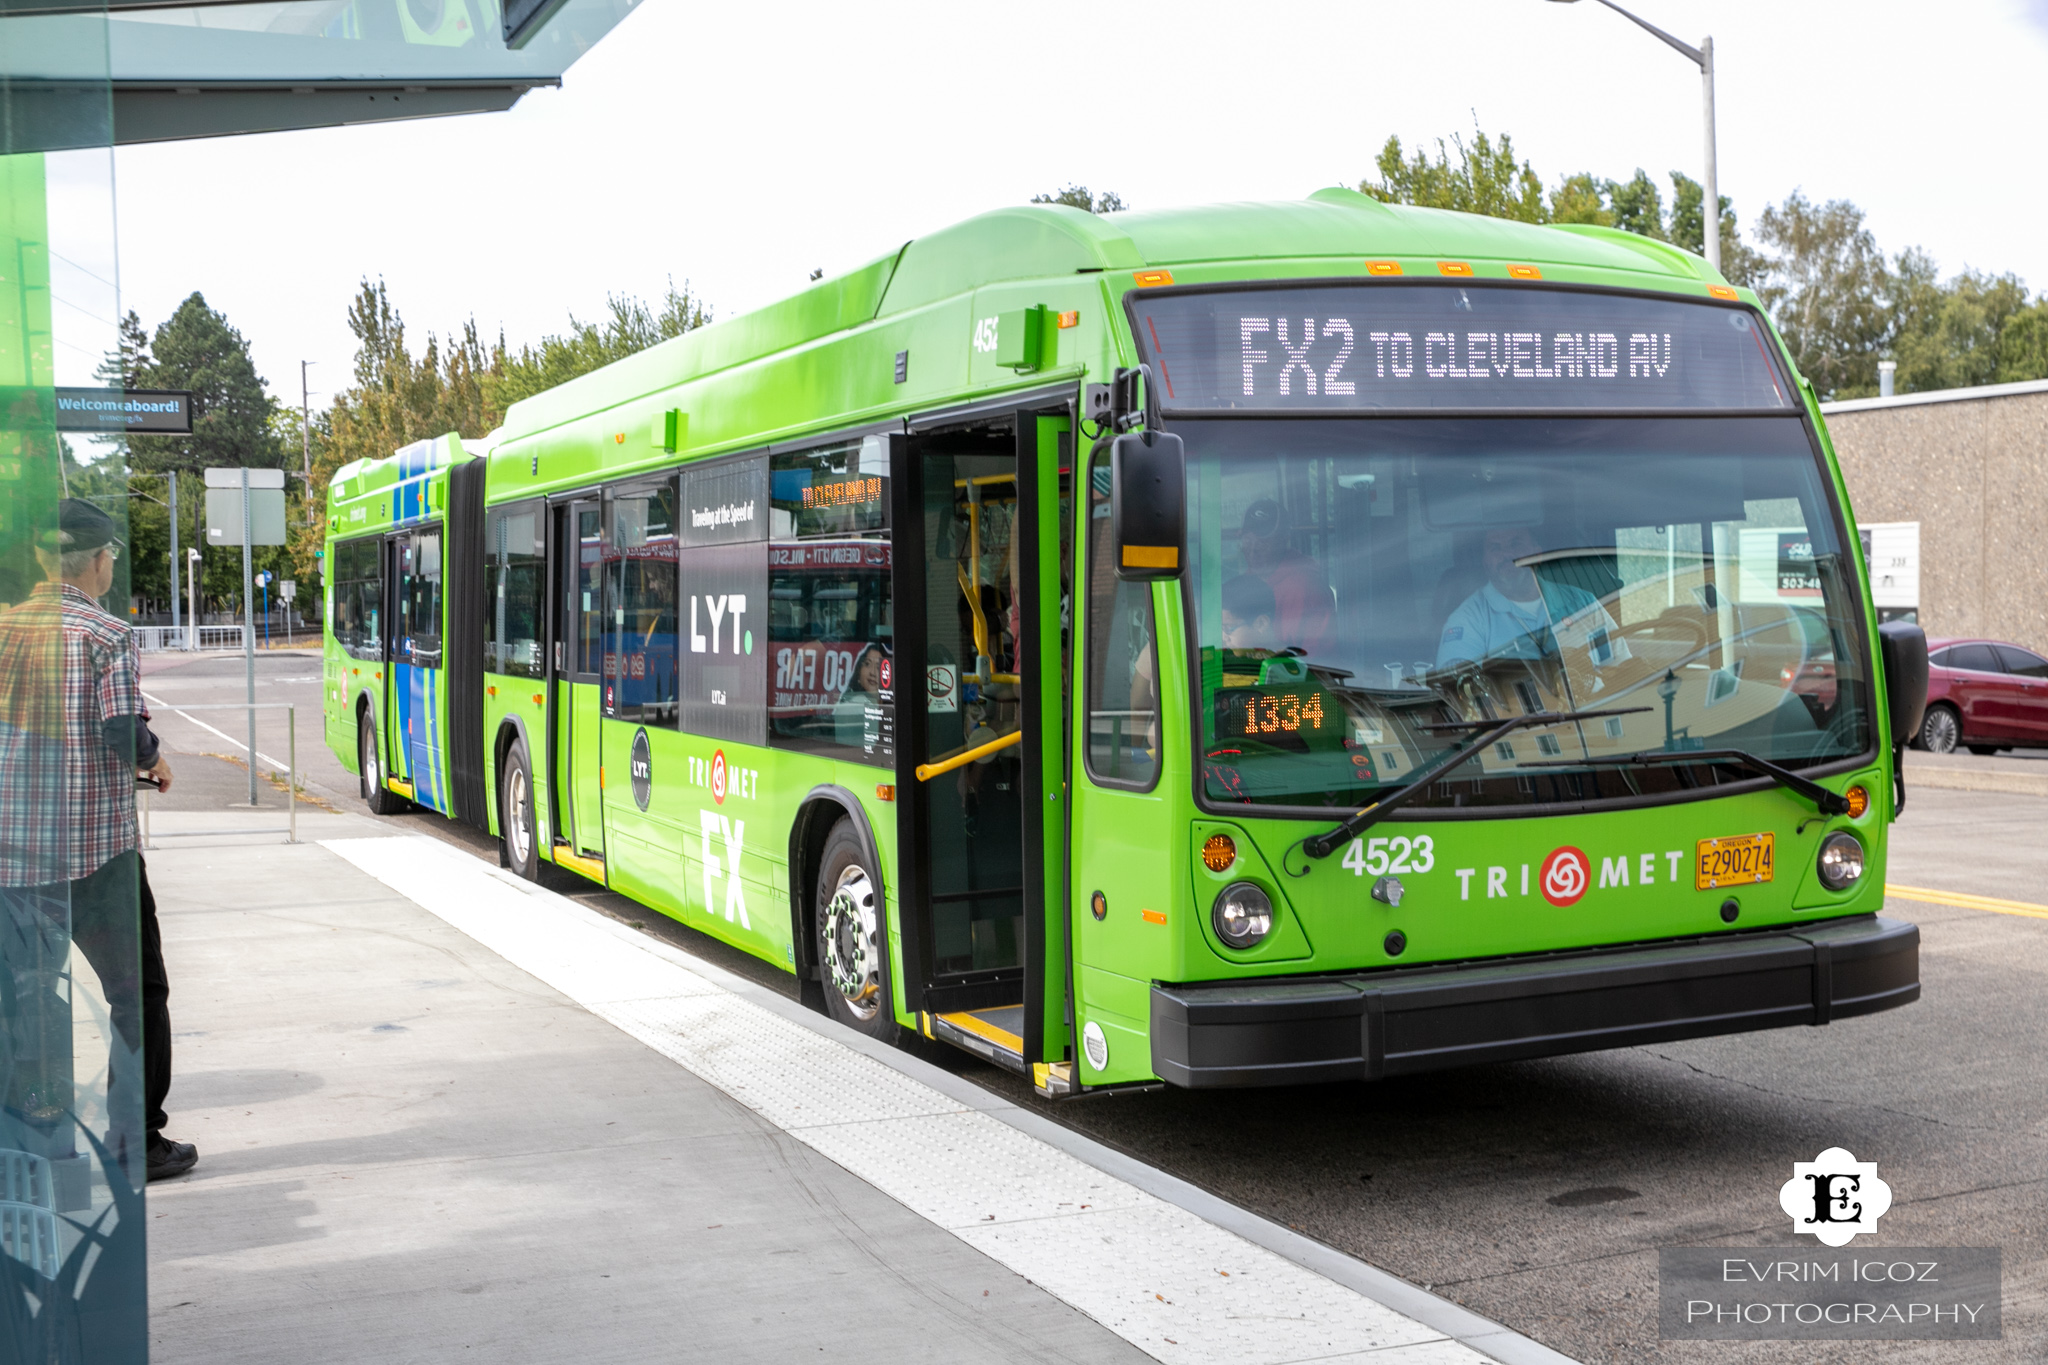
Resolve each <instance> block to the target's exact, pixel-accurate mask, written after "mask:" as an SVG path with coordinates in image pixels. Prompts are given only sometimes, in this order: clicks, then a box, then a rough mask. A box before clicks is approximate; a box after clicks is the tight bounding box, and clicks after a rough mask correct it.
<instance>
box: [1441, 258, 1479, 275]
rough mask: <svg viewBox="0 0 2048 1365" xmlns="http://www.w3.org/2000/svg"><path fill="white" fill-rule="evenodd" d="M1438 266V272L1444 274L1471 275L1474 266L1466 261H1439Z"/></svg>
mask: <svg viewBox="0 0 2048 1365" xmlns="http://www.w3.org/2000/svg"><path fill="white" fill-rule="evenodd" d="M1436 268H1437V271H1438V273H1440V274H1444V275H1470V274H1471V273H1472V267H1471V266H1470V265H1468V264H1466V263H1465V262H1464V261H1438V262H1437V263H1436Z"/></svg>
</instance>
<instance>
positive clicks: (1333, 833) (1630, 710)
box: [1297, 706, 1832, 875]
mask: <svg viewBox="0 0 2048 1365" xmlns="http://www.w3.org/2000/svg"><path fill="white" fill-rule="evenodd" d="M1650 709H1651V708H1650V707H1647V706H1624V707H1620V708H1618V709H1610V710H1605V711H1531V712H1528V713H1526V714H1524V715H1519V716H1509V717H1508V718H1507V719H1506V720H1498V721H1494V720H1461V721H1453V722H1451V723H1450V724H1448V725H1425V726H1423V727H1421V728H1423V729H1425V730H1480V731H1481V733H1480V734H1478V735H1475V736H1473V737H1472V738H1471V739H1469V740H1467V741H1465V743H1464V745H1463V746H1462V747H1460V748H1456V749H1453V750H1451V751H1450V752H1449V753H1447V754H1445V755H1444V756H1443V757H1442V758H1440V759H1438V760H1437V761H1436V762H1434V763H1432V764H1430V765H1429V766H1428V767H1426V768H1424V769H1423V770H1422V772H1421V773H1420V775H1418V776H1417V777H1416V778H1415V780H1414V781H1412V782H1410V783H1409V784H1408V785H1407V786H1405V787H1403V788H1401V790H1399V791H1397V792H1395V793H1394V794H1393V795H1392V796H1389V797H1387V798H1385V799H1384V800H1380V801H1375V802H1373V803H1372V804H1371V805H1370V806H1367V807H1366V808H1365V809H1363V810H1361V811H1359V812H1358V813H1357V814H1356V815H1353V816H1352V817H1351V818H1350V819H1348V820H1346V821H1345V822H1344V823H1343V824H1341V825H1339V826H1337V827H1336V828H1335V829H1333V830H1327V831H1325V832H1324V833H1321V834H1313V835H1310V836H1309V837H1308V838H1306V839H1304V840H1302V841H1301V850H1302V852H1304V853H1306V854H1308V856H1309V857H1311V858H1327V857H1329V856H1330V855H1331V854H1332V853H1335V852H1336V851H1337V848H1338V846H1339V845H1340V844H1342V843H1344V842H1345V841H1346V840H1349V839H1356V838H1357V837H1358V836H1359V834H1360V833H1361V832H1362V831H1364V830H1366V829H1369V828H1370V827H1372V826H1373V825H1375V824H1377V823H1379V821H1381V820H1382V819H1384V818H1385V817H1387V816H1388V815H1391V814H1393V812H1394V811H1395V810H1396V809H1397V808H1399V807H1401V806H1404V805H1406V804H1407V803H1408V801H1409V800H1410V799H1411V798H1413V797H1414V796H1416V795H1418V794H1419V793H1421V792H1422V791H1423V790H1425V789H1426V788H1427V787H1428V786H1429V784H1430V783H1432V782H1434V781H1436V780H1437V778H1439V777H1441V776H1443V775H1444V774H1445V773H1447V772H1449V771H1450V770H1451V769H1452V768H1455V767H1457V766H1458V765H1459V764H1460V763H1463V762H1464V761H1465V760H1466V759H1468V758H1470V757H1472V755H1474V754H1476V753H1478V752H1479V751H1480V750H1481V749H1484V748H1485V747H1486V746H1487V745H1489V744H1494V743H1498V742H1499V741H1500V740H1502V739H1504V738H1506V737H1507V736H1508V735H1511V734H1513V733H1514V732H1515V731H1517V730H1525V729H1527V728H1528V727H1530V726H1532V725H1561V724H1563V723H1565V722H1567V721H1574V720H1598V719H1600V718H1601V717H1602V716H1632V715H1635V714H1636V713H1637V712H1640V711H1648V710H1650ZM1522 766H1525V767H1533V766H1535V765H1533V764H1524V765H1522ZM1790 775H1791V774H1789V773H1788V774H1787V776H1790ZM1799 780H1802V781H1803V780H1804V779H1799ZM1830 794H1832V793H1830ZM1297 875H1299V874H1297Z"/></svg>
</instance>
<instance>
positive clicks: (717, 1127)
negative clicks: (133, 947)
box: [149, 807, 1564, 1365]
mask: <svg viewBox="0 0 2048 1365" xmlns="http://www.w3.org/2000/svg"><path fill="white" fill-rule="evenodd" d="M273 819H274V817H273V816H272V815H271V814H270V813H268V812H250V811H248V810H247V808H246V807H244V808H243V810H242V811H240V812H223V811H221V810H220V809H219V808H218V807H214V808H213V809H208V810H188V811H159V812H158V814H157V815H156V817H155V821H156V832H157V833H158V834H159V835H160V836H161V835H166V834H169V833H172V832H175V831H176V830H178V829H179V828H181V827H184V828H201V827H204V828H209V829H216V828H221V827H223V826H229V827H232V825H233V824H234V822H236V821H242V822H246V823H250V824H257V823H270V822H272V820H273ZM300 837H301V839H303V840H307V841H309V842H306V843H301V844H299V845H296V846H287V845H284V844H282V843H281V842H279V841H278V839H277V837H276V836H249V837H218V836H216V837H209V838H201V839H188V840H165V841H164V845H163V846H162V847H161V848H160V849H159V850H157V851H155V852H152V853H151V854H150V855H149V865H150V872H151V878H152V881H153V883H154V885H155V887H156V891H157V895H158V899H159V901H160V903H161V906H162V912H163V925H164V933H165V939H166V952H167V955H168V958H169V961H170V965H171V974H172V1011H173V1017H174V1021H175V1025H176V1028H177V1033H176V1035H175V1037H176V1045H177V1049H178V1063H177V1081H176V1084H175V1087H174V1089H173V1091H172V1095H171V1102H170V1110H171V1114H172V1120H173V1121H172V1126H171V1130H170V1131H171V1134H172V1135H173V1136H175V1137H179V1138H183V1139H185V1140H188V1141H193V1142H196V1143H197V1144H198V1145H199V1149H200V1154H201V1155H200V1165H199V1168H198V1170H197V1171H195V1172H194V1173H193V1175H192V1176H190V1177H187V1178H185V1179H183V1180H179V1181H175V1182H170V1183H166V1184H161V1185H158V1186H156V1187H154V1188H153V1189H152V1190H151V1191H150V1196H149V1200H150V1209H149V1212H150V1219H151V1222H150V1249H151V1250H150V1254H151V1320H152V1338H153V1346H152V1349H153V1351H154V1358H155V1359H156V1360H157V1361H159V1362H161V1363H163V1365H175V1363H176V1362H184V1361H193V1362H199V1361H204V1362H208V1363H209V1365H214V1363H215V1362H234V1361H250V1362H258V1361H261V1362H266V1365H267V1363H268V1362H271V1361H276V1360H279V1359H291V1360H293V1361H294V1362H306V1363H310V1362H324V1361H336V1362H342V1361H346V1362H386V1361H388V1362H394V1365H395V1363H396V1362H401V1361H404V1362H412V1361H421V1360H443V1359H457V1358H468V1359H478V1360H491V1361H493V1362H524V1361H534V1362H556V1361H565V1360H572V1359H573V1360H579V1361H622V1362H624V1361H633V1362H640V1361H651V1360H706V1361H720V1362H723V1361H787V1360H793V1359H799V1358H803V1359H832V1358H862V1359H869V1358H883V1359H889V1360H908V1361H922V1360H930V1361H934V1362H937V1361H945V1362H949V1363H950V1362H956V1361H957V1362H965V1361H1011V1360H1045V1361H1053V1360H1060V1361H1067V1360H1073V1361H1091V1362H1092V1361H1143V1360H1146V1359H1159V1360H1167V1361H1217V1362H1223V1361H1230V1362H1238V1361H1267V1362H1275V1363H1276V1365H1277V1363H1278V1362H1285V1361H1299V1360H1310V1359H1313V1360H1328V1361H1350V1362H1359V1363H1360V1365H1363V1363H1364V1362H1374V1363H1378V1362H1385V1363H1386V1365H1395V1363H1396V1362H1399V1365H1436V1363H1437V1362H1471V1361H1480V1360H1484V1359H1487V1358H1492V1359H1497V1360H1502V1361H1510V1362H1523V1361H1528V1362H1537V1361H1544V1362H1557V1361H1562V1360H1563V1359H1564V1358H1563V1357H1561V1356H1557V1355H1556V1354H1554V1353H1552V1352H1549V1351H1548V1350H1546V1349H1545V1348H1543V1347H1541V1346H1539V1345H1537V1344H1536V1343H1534V1342H1531V1341H1528V1340H1527V1339H1525V1338H1521V1337H1518V1336H1516V1335H1514V1334H1512V1333H1509V1332H1506V1331H1505V1330H1504V1329H1502V1328H1500V1327H1498V1326H1497V1325H1495V1324H1492V1323H1489V1322H1487V1321H1485V1320H1484V1319H1481V1318H1478V1317H1477V1316H1475V1315H1473V1314H1470V1313H1467V1312H1465V1311H1464V1310H1462V1309H1460V1308H1458V1307H1457V1306H1456V1305H1453V1304H1450V1303H1448V1302H1446V1301H1444V1300H1441V1299H1437V1298H1435V1297H1433V1296H1431V1295H1428V1294H1425V1293H1423V1292H1422V1291H1420V1290H1418V1289H1415V1288H1414V1287H1412V1286H1409V1285H1406V1284H1403V1283H1402V1282H1400V1281H1398V1280H1394V1279H1392V1278H1391V1277H1389V1276H1385V1275H1383V1274H1381V1273H1380V1272H1378V1271H1376V1270H1373V1269H1372V1268H1371V1267H1368V1266H1365V1265H1363V1264H1362V1263H1360V1262H1357V1261H1353V1260H1351V1259H1349V1258H1347V1257H1344V1256H1342V1255H1340V1254H1338V1253H1335V1252H1332V1251H1330V1250H1328V1249H1327V1248H1324V1247H1321V1246H1320V1245H1319V1244H1316V1243H1313V1242H1309V1241H1307V1240H1306V1239H1304V1238H1301V1237H1299V1236H1298V1235H1296V1234H1293V1233H1290V1232H1288V1231H1287V1230H1285V1229H1283V1228H1279V1227H1277V1225H1274V1224H1270V1223H1267V1222H1265V1221H1264V1220H1262V1219H1258V1218H1256V1217H1253V1216H1252V1215H1249V1214H1246V1213H1244V1212H1243V1211H1241V1210H1238V1209H1235V1208H1234V1207H1232V1206H1230V1205H1227V1204H1224V1203H1222V1201H1220V1200H1217V1199H1215V1198H1213V1197H1212V1196H1208V1195H1205V1194H1203V1193H1202V1192H1200V1191H1198V1190H1195V1189H1193V1188H1192V1187H1189V1186H1186V1185H1184V1184H1182V1183H1181V1182H1179V1181H1176V1180H1173V1179H1172V1178H1170V1177H1167V1176H1164V1175H1162V1174H1161V1173H1159V1172H1157V1171H1154V1170H1151V1169H1150V1168H1148V1167H1145V1166H1143V1165H1142V1164H1140V1163H1138V1162H1136V1161H1133V1160H1131V1159H1129V1158H1127V1157H1124V1156H1121V1155H1120V1154H1117V1153H1115V1152H1112V1151H1110V1150H1109V1149H1106V1148H1103V1147H1100V1146H1099V1145H1097V1144H1095V1143H1093V1142H1091V1141H1089V1140H1087V1139H1085V1138H1082V1137H1080V1136H1078V1135H1077V1134H1074V1133H1072V1132H1071V1131H1069V1130H1067V1129H1065V1128H1062V1127H1060V1126H1058V1125H1056V1124H1053V1123H1050V1122H1048V1121H1046V1120H1045V1119H1043V1118H1042V1117H1039V1116H1038V1115H1036V1114H1033V1113H1031V1112H1029V1111H1027V1110H1022V1109H1019V1108H1017V1107H1015V1106H1013V1105H1011V1104H1010V1103H1009V1102H1007V1101H1005V1100H1003V1099H1002V1098H1000V1097H999V1096H996V1095H993V1094H991V1093H989V1092H986V1091H983V1090H980V1089H979V1088H977V1087H975V1086H973V1085H971V1084H969V1083H967V1082H965V1081H962V1080H960V1079H959V1078H957V1077H954V1076H951V1075H950V1074H948V1073H946V1072H945V1071H943V1070H941V1069H939V1068H936V1067H933V1066H930V1065H928V1064H926V1063H923V1062H921V1061H918V1060H917V1059H915V1058H913V1057H911V1056H909V1055H908V1054H905V1053H901V1052H896V1051H894V1050H892V1049H887V1048H883V1047H880V1046H878V1045H874V1044H870V1043H868V1042H866V1040H863V1039H859V1038H857V1037H855V1036H854V1035H852V1034H851V1033H849V1032H847V1031H845V1030H842V1029H839V1028H837V1027H836V1026H834V1025H832V1024H830V1023H829V1022H827V1021H826V1020H824V1019H823V1018H822V1017H820V1016H817V1015H812V1014H808V1013H806V1012H804V1011H802V1010H801V1009H800V1008H799V1007H797V1006H796V1005H795V1004H794V1003H792V1002H790V1001H788V1000H786V999H784V998H783V997H781V996H779V995H777V994H775V993H774V992H771V991H768V990H765V989H763V988H762V987H759V986H756V985H753V984H751V983H748V982H746V981H744V980H741V979H740V978H738V977H735V976H732V975H731V974H729V973H727V972H725V971H722V970H721V969H719V968H717V967H715V966H712V965H711V964H709V963H708V962H705V961H703V960H701V959H698V958H694V957H691V956H689V955H687V954H685V953H683V952H682V951H680V950H679V949H676V948H674V947H672V946H670V945H669V944H667V943H664V942H661V941H659V940H657V939H655V938H652V937H650V936H648V935H645V934H641V933H638V932H636V931H634V930H633V929H631V928H629V927H627V926H625V925H622V924H619V923H617V922H615V921H612V920H610V919H607V918H605V917H604V916H602V915H600V914H598V913H596V912H595V911H593V910H591V909H589V908H587V907H585V906H582V905H579V904H577V903H575V902H573V901H571V900H568V899H567V898H565V897H562V896H559V895H556V894H554V893H552V892H549V891H545V890H543V889H541V888H539V887H535V886H532V885H530V884H528V883H524V882H520V881H518V880H517V879H515V878H512V877H510V876H509V875H508V874H505V873H502V872H500V871H499V870H498V869H497V868H496V867H495V866H493V865H492V864H490V863H489V862H486V861H484V860H481V859H478V858H476V857H474V856H472V855H471V854H470V853H468V852H466V851H464V850H462V849H458V848H454V847H451V846H449V845H447V844H445V843H442V842H439V841H436V840H433V839H429V838H425V837H422V836H418V835H406V834H402V833H394V830H393V826H392V825H391V824H389V823H387V822H379V821H373V820H370V819H368V818H365V817H360V816H355V815H334V814H327V813H323V812H320V811H317V810H314V811H309V810H304V809H302V811H301V816H300ZM310 841H319V842H310ZM401 888H402V890H401ZM1474 1347H1477V1348H1478V1349H1477V1350H1475V1349H1474ZM1482 1353H1483V1354H1482Z"/></svg>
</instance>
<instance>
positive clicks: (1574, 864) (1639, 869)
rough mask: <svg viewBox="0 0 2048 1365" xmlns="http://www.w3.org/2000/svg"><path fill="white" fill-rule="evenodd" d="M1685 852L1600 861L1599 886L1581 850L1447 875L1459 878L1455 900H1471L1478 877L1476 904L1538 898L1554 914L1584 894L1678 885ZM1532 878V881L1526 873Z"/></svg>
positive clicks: (1568, 848)
mask: <svg viewBox="0 0 2048 1365" xmlns="http://www.w3.org/2000/svg"><path fill="white" fill-rule="evenodd" d="M1685 860H1686V852H1685V850H1684V849H1682V848H1674V849H1669V850H1667V851H1664V852H1661V853H1621V854H1617V855H1615V856H1613V857H1602V858H1601V859H1600V870H1599V883H1598V885H1597V886H1596V885H1595V883H1594V880H1593V878H1594V872H1593V859H1592V858H1591V857H1590V856H1589V855H1588V854H1587V853H1586V852H1585V850H1583V849H1578V848H1573V847H1572V846H1571V845H1570V844H1566V845H1564V846H1563V847H1561V848H1555V849H1552V850H1551V851H1550V855H1549V856H1548V857H1546V858H1545V859H1544V860H1543V862H1542V863H1541V864H1540V865H1539V866H1537V867H1535V868H1531V867H1530V865H1529V864H1528V863H1521V864H1518V865H1515V864H1511V865H1499V864H1496V865H1495V866H1493V867H1487V868H1478V867H1455V868H1452V869H1451V875H1452V876H1454V877H1456V878H1457V879H1458V899H1459V900H1461V901H1469V900H1473V899H1475V897H1474V895H1473V885H1472V882H1473V879H1474V878H1475V877H1479V876H1480V874H1481V873H1482V872H1483V873H1484V874H1485V878H1484V880H1483V881H1482V882H1481V883H1480V886H1481V888H1482V890H1481V891H1480V894H1479V896H1478V897H1477V899H1483V900H1514V899H1518V898H1520V897H1524V896H1529V895H1532V894H1538V893H1540V894H1541V895H1542V897H1543V899H1545V900H1547V901H1549V902H1550V903H1551V904H1552V905H1555V906H1557V907H1558V908H1559V909H1564V908H1565V907H1566V906H1571V905H1576V904H1578V902H1579V898H1580V897H1582V896H1584V895H1585V894H1586V892H1587V891H1588V890H1600V891H1608V890H1619V889H1623V888H1627V887H1632V886H1637V887H1640V886H1658V885H1663V884H1667V883H1675V882H1678V881H1680V880H1681V876H1680V872H1681V865H1682V864H1684V863H1685ZM1532 872H1533V873H1534V874H1535V875H1534V876H1533V877H1532V876H1531V875H1530V874H1531V873H1532Z"/></svg>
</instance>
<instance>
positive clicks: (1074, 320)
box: [1060, 308, 1081, 332]
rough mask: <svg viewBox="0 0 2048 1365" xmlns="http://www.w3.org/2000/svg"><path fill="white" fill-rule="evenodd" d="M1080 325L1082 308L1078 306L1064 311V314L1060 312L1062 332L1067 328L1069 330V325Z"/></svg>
mask: <svg viewBox="0 0 2048 1365" xmlns="http://www.w3.org/2000/svg"><path fill="white" fill-rule="evenodd" d="M1080 325H1081V310H1080V309H1078V308H1075V309H1071V310H1069V311H1067V312H1065V313H1062V314H1060V330H1061V331H1062V332H1064V331H1066V330H1067V328H1069V327H1079V326H1080Z"/></svg>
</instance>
